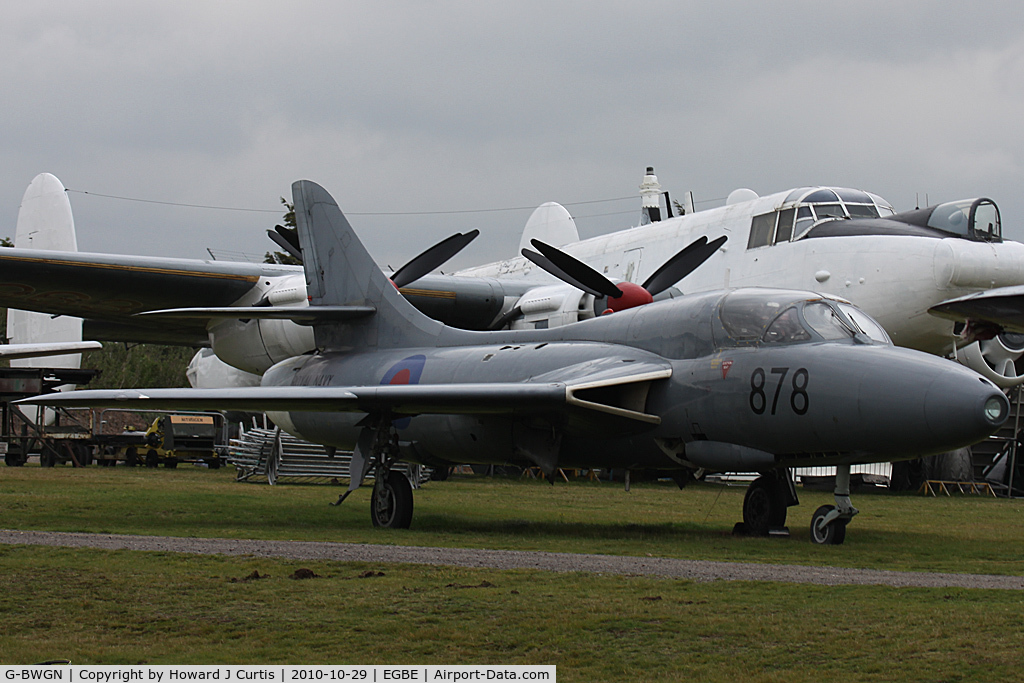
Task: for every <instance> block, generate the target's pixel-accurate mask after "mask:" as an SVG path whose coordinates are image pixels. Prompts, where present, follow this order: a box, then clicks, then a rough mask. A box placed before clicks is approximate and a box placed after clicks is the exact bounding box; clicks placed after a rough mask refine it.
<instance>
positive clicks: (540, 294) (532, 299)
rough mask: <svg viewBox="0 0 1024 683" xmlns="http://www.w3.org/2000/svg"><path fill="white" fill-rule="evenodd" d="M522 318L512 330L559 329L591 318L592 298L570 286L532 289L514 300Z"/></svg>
mask: <svg viewBox="0 0 1024 683" xmlns="http://www.w3.org/2000/svg"><path fill="white" fill-rule="evenodd" d="M515 308H518V309H519V310H521V311H522V316H521V317H519V318H516V319H515V320H513V321H512V329H513V330H534V329H543V328H549V327H561V326H562V325H568V324H570V323H574V322H577V321H580V320H586V319H587V318H593V317H594V297H593V296H591V295H590V294H585V293H584V292H582V291H581V290H579V289H577V288H575V287H573V286H571V285H549V286H546V287H535V288H533V289H531V290H530V291H528V292H527V293H526V294H524V295H523V296H521V297H520V298H519V300H518V301H516V305H515Z"/></svg>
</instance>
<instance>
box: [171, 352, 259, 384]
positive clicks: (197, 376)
mask: <svg viewBox="0 0 1024 683" xmlns="http://www.w3.org/2000/svg"><path fill="white" fill-rule="evenodd" d="M185 376H186V377H188V383H189V384H190V385H192V387H193V388H195V389H224V388H226V387H258V386H259V385H260V376H259V375H254V374H251V373H248V372H243V371H242V370H239V369H238V368H235V367H232V366H230V365H228V364H227V363H225V362H224V361H222V360H221V359H220V358H218V357H217V355H216V354H214V352H213V349H199V352H198V353H196V355H195V356H193V357H192V360H191V361H190V362H189V364H188V368H187V369H186V370H185Z"/></svg>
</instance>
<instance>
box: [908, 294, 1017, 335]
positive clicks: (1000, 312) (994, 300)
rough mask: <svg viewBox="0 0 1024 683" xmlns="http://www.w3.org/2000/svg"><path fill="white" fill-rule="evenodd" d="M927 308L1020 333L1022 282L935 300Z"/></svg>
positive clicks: (947, 315) (952, 316)
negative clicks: (939, 301) (938, 301)
mask: <svg viewBox="0 0 1024 683" xmlns="http://www.w3.org/2000/svg"><path fill="white" fill-rule="evenodd" d="M928 312H929V313H931V314H932V315H934V316H938V317H940V318H947V319H949V320H968V321H973V322H982V323H988V324H990V325H995V326H997V327H999V328H1001V329H1003V330H1006V331H1008V332H1017V333H1024V285H1015V286H1013V287H1000V288H998V289H990V290H987V291H984V292H976V293H974V294H968V295H967V296H962V297H959V298H957V299H949V300H948V301H943V302H942V303H938V304H935V305H934V306H932V307H931V308H929V309H928Z"/></svg>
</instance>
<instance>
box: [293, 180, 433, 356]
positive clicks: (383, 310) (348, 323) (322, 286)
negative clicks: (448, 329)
mask: <svg viewBox="0 0 1024 683" xmlns="http://www.w3.org/2000/svg"><path fill="white" fill-rule="evenodd" d="M292 200H293V201H294V205H295V222H296V225H297V227H298V236H299V245H300V247H301V249H302V261H303V267H304V269H305V272H306V293H307V295H308V296H309V303H310V307H311V309H314V310H315V308H316V307H318V306H332V307H348V306H351V307H360V308H366V307H372V308H373V309H374V310H375V312H374V313H373V314H372V315H368V316H363V317H360V318H356V319H353V320H342V321H337V322H315V323H314V324H313V330H314V332H315V335H316V344H317V347H319V348H322V349H330V350H338V351H341V350H349V349H353V348H355V349H364V348H365V349H370V348H393V347H405V346H433V345H434V344H435V343H436V341H437V337H438V335H440V333H441V331H442V330H443V329H444V325H442V324H441V323H439V322H437V321H435V320H431V319H430V318H428V317H427V316H425V315H423V314H422V313H420V312H419V311H418V310H416V309H415V308H414V307H413V305H412V304H410V303H409V302H408V301H406V300H405V298H404V297H403V296H402V295H401V294H400V293H399V292H398V289H397V288H396V287H395V286H394V284H392V282H391V281H390V280H389V279H388V278H387V276H385V275H384V273H383V272H382V271H381V269H380V268H379V267H378V266H377V264H376V263H375V262H374V260H373V258H371V257H370V254H369V252H367V251H366V248H365V247H364V246H363V244H362V242H360V241H359V238H358V237H356V234H355V231H354V230H353V229H352V226H351V225H350V224H349V222H348V219H347V218H345V214H343V213H342V212H341V209H340V208H338V204H337V202H335V201H334V198H333V197H331V195H330V194H329V193H328V192H327V190H325V189H324V188H322V187H321V186H319V185H317V184H316V183H314V182H312V181H309V180H299V181H296V182H295V183H293V184H292Z"/></svg>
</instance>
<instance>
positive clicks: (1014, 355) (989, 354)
mask: <svg viewBox="0 0 1024 683" xmlns="http://www.w3.org/2000/svg"><path fill="white" fill-rule="evenodd" d="M1022 355H1024V335H1021V334H1012V333H1009V332H1004V333H1002V334H1000V335H998V336H996V337H995V338H993V339H986V340H984V341H978V342H974V343H973V344H970V345H968V346H965V347H964V348H962V349H957V352H956V359H957V360H958V361H960V363H961V364H963V365H966V366H967V367H969V368H970V369H972V370H974V371H975V372H977V373H978V374H979V375H981V376H982V377H985V378H986V379H988V380H990V381H991V382H992V383H993V384H995V385H996V386H998V387H1000V388H1002V389H1009V388H1010V387H1015V386H1019V385H1020V384H1022V383H1024V361H1022V360H1021V356H1022Z"/></svg>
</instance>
